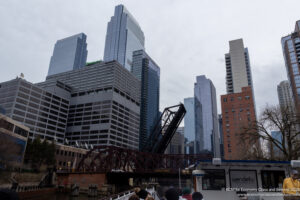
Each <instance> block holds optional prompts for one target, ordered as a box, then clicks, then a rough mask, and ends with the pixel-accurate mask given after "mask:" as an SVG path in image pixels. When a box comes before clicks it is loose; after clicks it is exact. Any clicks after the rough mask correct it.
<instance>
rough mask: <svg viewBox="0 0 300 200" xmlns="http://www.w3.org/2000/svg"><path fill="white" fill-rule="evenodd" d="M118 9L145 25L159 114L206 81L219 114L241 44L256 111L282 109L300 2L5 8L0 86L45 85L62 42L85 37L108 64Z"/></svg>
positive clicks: (12, 1) (72, 1) (17, 1)
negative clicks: (288, 42) (109, 35)
mask: <svg viewBox="0 0 300 200" xmlns="http://www.w3.org/2000/svg"><path fill="white" fill-rule="evenodd" d="M120 3H123V4H124V5H125V6H126V7H127V8H128V10H129V11H130V12H131V13H132V15H133V16H134V17H135V18H136V19H137V21H138V22H139V24H140V26H141V28H142V30H143V31H144V33H145V37H146V51H147V52H148V54H149V55H150V56H151V57H152V58H153V59H154V60H155V61H156V62H157V64H159V66H160V67H161V108H164V107H166V106H169V105H173V104H176V103H178V102H180V101H181V102H182V101H183V98H185V97H189V96H192V95H193V87H194V82H195V77H196V76H197V75H202V74H205V75H206V77H208V78H210V79H211V80H212V81H213V83H214V85H215V87H216V90H217V98H218V99H217V103H218V107H219V108H220V95H221V94H225V93H226V90H225V89H226V87H225V63H224V54H225V53H226V52H228V50H229V45H228V41H229V40H233V39H237V38H243V39H244V44H245V46H246V47H248V49H249V54H250V62H251V67H252V75H253V81H254V90H255V97H256V105H257V109H258V110H260V108H261V107H263V106H264V105H265V104H266V103H269V104H276V103H277V102H278V100H277V91H276V86H277V84H278V83H279V82H280V81H282V80H283V79H287V77H286V72H285V67H284V62H283V56H282V52H281V46H280V39H281V37H282V36H285V35H287V34H289V33H290V32H292V31H293V29H294V24H295V21H296V20H298V19H300V17H299V15H298V8H299V6H300V2H299V1H297V0H295V1H292V0H290V1H284V2H283V1H279V0H278V1H276V0H268V1H258V0H252V1H250V0H249V1H236V0H230V1H228V0H227V1H211V0H210V1H209V0H201V1H199V0H189V1H184V0H164V1H161V0H152V1H145V0H130V1H129V0H128V1H116V0H115V1H112V0H101V1H99V0H89V1H79V0H65V1H61V0H43V1H40V0H26V1H22V0H9V1H1V2H0V24H1V29H0V60H1V68H0V69H1V71H0V82H2V81H6V80H10V79H13V78H15V76H17V75H19V74H20V73H21V72H23V73H24V74H25V78H26V79H27V80H28V81H31V82H39V81H43V80H44V79H45V77H46V74H47V71H48V66H49V61H50V56H51V55H52V51H53V47H54V44H55V42H56V40H58V39H61V38H64V37H67V36H70V35H73V34H76V33H79V32H84V33H86V34H87V42H88V51H89V53H88V61H94V60H99V59H102V58H103V50H104V41H105V34H106V25H107V22H108V21H109V19H110V17H111V16H112V15H113V12H114V6H115V5H117V4H120ZM283 3H285V4H284V5H283ZM219 112H220V110H219Z"/></svg>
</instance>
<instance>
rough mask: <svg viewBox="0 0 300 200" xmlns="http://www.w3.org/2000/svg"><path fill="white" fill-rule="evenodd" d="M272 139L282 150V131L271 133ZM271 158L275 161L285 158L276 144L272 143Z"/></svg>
mask: <svg viewBox="0 0 300 200" xmlns="http://www.w3.org/2000/svg"><path fill="white" fill-rule="evenodd" d="M271 137H272V138H273V139H274V140H275V141H277V144H279V146H280V147H281V148H282V147H283V146H282V133H281V132H280V131H271ZM270 157H271V159H272V160H273V159H274V160H277V159H283V158H284V157H285V156H284V154H283V153H282V151H281V150H280V148H279V147H277V146H276V145H275V144H274V143H272V142H270Z"/></svg>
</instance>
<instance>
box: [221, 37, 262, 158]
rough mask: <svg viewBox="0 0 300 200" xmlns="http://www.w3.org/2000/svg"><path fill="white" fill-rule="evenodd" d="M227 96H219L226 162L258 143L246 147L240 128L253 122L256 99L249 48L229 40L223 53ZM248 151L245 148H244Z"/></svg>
mask: <svg viewBox="0 0 300 200" xmlns="http://www.w3.org/2000/svg"><path fill="white" fill-rule="evenodd" d="M225 62H226V85H227V95H222V96H221V108H222V123H223V142H224V158H225V159H236V160H238V159H244V156H245V155H246V152H245V151H244V150H245V149H247V148H249V150H250V151H251V148H252V147H254V145H255V146H256V147H257V148H259V141H257V142H254V143H253V145H250V146H249V147H247V148H245V146H241V145H242V143H243V142H244V143H246V144H247V141H245V140H243V139H242V137H241V136H242V135H241V134H242V130H241V129H242V128H243V127H244V126H247V125H248V124H249V123H252V122H254V121H256V110H255V99H254V91H253V83H252V74H251V67H250V60H249V53H248V49H247V48H245V47H244V44H243V40H242V39H237V40H232V41H229V53H227V54H225ZM247 150H248V149H247Z"/></svg>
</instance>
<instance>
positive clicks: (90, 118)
mask: <svg viewBox="0 0 300 200" xmlns="http://www.w3.org/2000/svg"><path fill="white" fill-rule="evenodd" d="M0 85H1V86H0V105H1V106H3V107H4V108H5V109H6V110H7V116H8V117H11V118H12V119H14V120H16V121H18V122H21V123H23V124H24V125H26V126H27V127H29V128H30V132H29V137H30V138H34V137H36V136H40V137H41V138H42V139H47V140H57V142H58V143H60V144H61V143H64V139H68V140H69V143H70V144H71V145H75V144H76V143H79V144H81V145H83V144H88V145H93V146H100V145H114V146H118V147H125V148H131V149H138V146H139V124H140V123H139V122H140V115H139V113H140V81H139V80H138V79H137V78H136V77H134V75H132V74H131V73H130V72H129V71H127V70H126V69H125V68H124V67H122V66H121V65H120V64H119V63H117V62H115V61H113V62H108V63H103V62H98V63H95V64H93V65H90V66H89V67H84V68H81V69H77V70H72V71H68V72H63V73H59V74H55V75H51V76H47V79H46V81H45V82H42V83H37V84H32V83H29V82H27V81H25V80H23V79H20V78H18V79H14V80H12V81H8V82H4V83H0Z"/></svg>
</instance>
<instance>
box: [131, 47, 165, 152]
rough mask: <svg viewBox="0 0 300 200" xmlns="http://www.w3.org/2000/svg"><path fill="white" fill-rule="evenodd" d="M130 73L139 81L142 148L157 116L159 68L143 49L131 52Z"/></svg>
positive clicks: (140, 144) (140, 145) (140, 143)
mask: <svg viewBox="0 0 300 200" xmlns="http://www.w3.org/2000/svg"><path fill="white" fill-rule="evenodd" d="M132 61H133V62H132V69H131V72H132V74H133V75H134V76H135V77H137V78H138V79H139V80H140V81H141V104H140V118H141V119H140V142H139V147H140V149H142V148H143V147H144V145H145V143H146V141H147V139H148V137H149V135H150V134H151V132H152V131H153V128H154V127H155V125H156V123H157V120H158V118H159V85H160V68H159V66H158V65H157V64H156V63H155V62H154V61H153V60H152V59H151V58H150V57H149V56H148V55H147V53H146V52H145V51H144V50H138V51H134V52H133V58H132Z"/></svg>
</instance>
